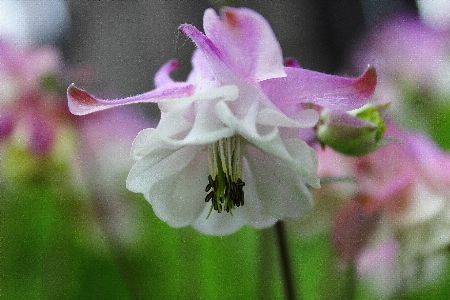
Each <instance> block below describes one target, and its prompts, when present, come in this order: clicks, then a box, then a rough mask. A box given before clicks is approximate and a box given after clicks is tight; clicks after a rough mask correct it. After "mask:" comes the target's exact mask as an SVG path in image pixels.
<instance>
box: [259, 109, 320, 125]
mask: <svg viewBox="0 0 450 300" xmlns="http://www.w3.org/2000/svg"><path fill="white" fill-rule="evenodd" d="M318 120H319V114H318V113H317V112H316V111H315V110H314V109H307V110H302V111H300V112H299V113H298V114H297V115H296V116H295V119H291V118H289V117H288V116H286V115H285V114H284V113H282V112H281V111H277V110H274V109H269V108H265V109H262V110H260V111H259V112H258V115H257V116H256V122H257V123H258V124H262V125H271V126H277V127H278V126H279V127H292V128H309V127H314V126H315V125H316V124H317V121H318Z"/></svg>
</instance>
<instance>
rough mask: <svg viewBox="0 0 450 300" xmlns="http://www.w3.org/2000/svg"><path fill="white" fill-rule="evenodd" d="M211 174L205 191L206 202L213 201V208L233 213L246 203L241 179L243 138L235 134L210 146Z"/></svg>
mask: <svg viewBox="0 0 450 300" xmlns="http://www.w3.org/2000/svg"><path fill="white" fill-rule="evenodd" d="M208 155H209V157H208V160H209V176H208V184H207V185H206V188H205V192H209V193H208V195H206V197H205V202H209V201H211V209H210V210H209V213H208V216H207V217H206V218H209V216H210V215H211V212H212V210H213V209H214V210H216V211H217V212H219V213H221V212H222V210H225V211H226V212H228V213H230V215H233V213H232V211H231V210H232V209H233V208H235V207H239V206H241V205H244V190H243V187H244V185H245V183H244V182H243V181H242V179H241V171H242V153H241V138H240V137H239V136H237V135H234V136H232V137H229V138H224V139H221V140H218V141H217V142H215V143H213V144H210V145H209V146H208Z"/></svg>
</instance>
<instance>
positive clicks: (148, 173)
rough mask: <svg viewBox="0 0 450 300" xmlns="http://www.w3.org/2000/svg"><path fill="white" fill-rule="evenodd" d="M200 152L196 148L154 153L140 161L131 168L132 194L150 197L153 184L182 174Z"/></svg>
mask: <svg viewBox="0 0 450 300" xmlns="http://www.w3.org/2000/svg"><path fill="white" fill-rule="evenodd" d="M200 151H201V148H199V147H195V146H186V147H183V148H181V149H178V150H170V149H163V148H162V149H158V150H155V151H153V152H152V153H151V154H150V155H146V156H144V157H143V158H142V159H140V160H138V161H137V162H136V163H135V164H134V166H133V167H132V168H131V170H130V173H129V174H128V178H127V188H128V189H129V190H130V191H132V192H135V193H143V194H144V195H148V193H149V192H150V190H151V189H152V186H153V184H155V183H156V182H158V181H160V180H162V179H164V178H167V177H169V176H172V175H174V174H177V173H179V172H181V171H182V170H183V169H184V168H185V167H186V166H187V165H188V164H189V163H190V162H191V161H192V160H193V159H194V157H195V156H196V155H197V154H198V153H199V152H200ZM205 159H206V158H205Z"/></svg>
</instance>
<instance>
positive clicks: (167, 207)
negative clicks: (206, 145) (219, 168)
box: [146, 153, 208, 227]
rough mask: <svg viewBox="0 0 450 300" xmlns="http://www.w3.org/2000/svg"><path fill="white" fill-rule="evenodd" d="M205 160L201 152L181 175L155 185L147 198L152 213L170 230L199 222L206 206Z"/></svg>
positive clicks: (206, 167)
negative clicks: (165, 223)
mask: <svg viewBox="0 0 450 300" xmlns="http://www.w3.org/2000/svg"><path fill="white" fill-rule="evenodd" d="M207 178H208V160H207V159H206V153H200V154H199V155H197V156H196V158H194V159H193V160H192V161H191V162H190V164H189V165H188V166H186V167H185V168H183V169H182V170H181V171H180V172H178V173H176V174H174V175H172V176H169V177H165V178H164V179H162V180H160V181H158V182H157V183H155V184H154V185H153V187H152V189H151V190H150V191H149V192H148V194H147V195H146V198H147V200H148V201H149V202H150V203H151V205H152V207H153V210H154V212H155V214H156V215H157V216H158V217H159V218H160V219H161V220H163V221H165V222H167V224H169V225H170V226H172V227H184V226H187V225H189V224H191V223H192V222H193V221H194V220H196V219H198V217H199V215H200V214H201V212H202V210H203V208H204V207H205V196H206V193H205V190H204V189H205V186H206V184H207V183H208V179H207Z"/></svg>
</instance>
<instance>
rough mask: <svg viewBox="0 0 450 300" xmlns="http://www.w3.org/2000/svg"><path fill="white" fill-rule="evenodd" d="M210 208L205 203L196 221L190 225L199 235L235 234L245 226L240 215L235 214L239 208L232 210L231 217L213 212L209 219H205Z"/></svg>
mask: <svg viewBox="0 0 450 300" xmlns="http://www.w3.org/2000/svg"><path fill="white" fill-rule="evenodd" d="M210 207H211V204H210V203H207V204H206V205H205V207H204V209H203V212H202V213H201V214H200V216H199V217H198V218H197V220H195V221H194V222H193V223H192V224H191V225H192V227H194V228H195V229H196V230H197V231H199V232H201V233H204V234H208V235H227V234H231V233H233V232H236V231H237V230H239V229H240V228H241V227H242V226H243V225H244V224H245V220H244V218H243V217H242V214H239V213H238V212H237V210H238V209H239V208H237V209H235V210H233V216H231V215H230V214H229V213H227V212H221V213H218V212H217V211H215V210H213V211H212V212H211V215H210V216H209V218H208V219H206V217H207V216H208V213H209V210H210ZM235 211H236V213H235Z"/></svg>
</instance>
